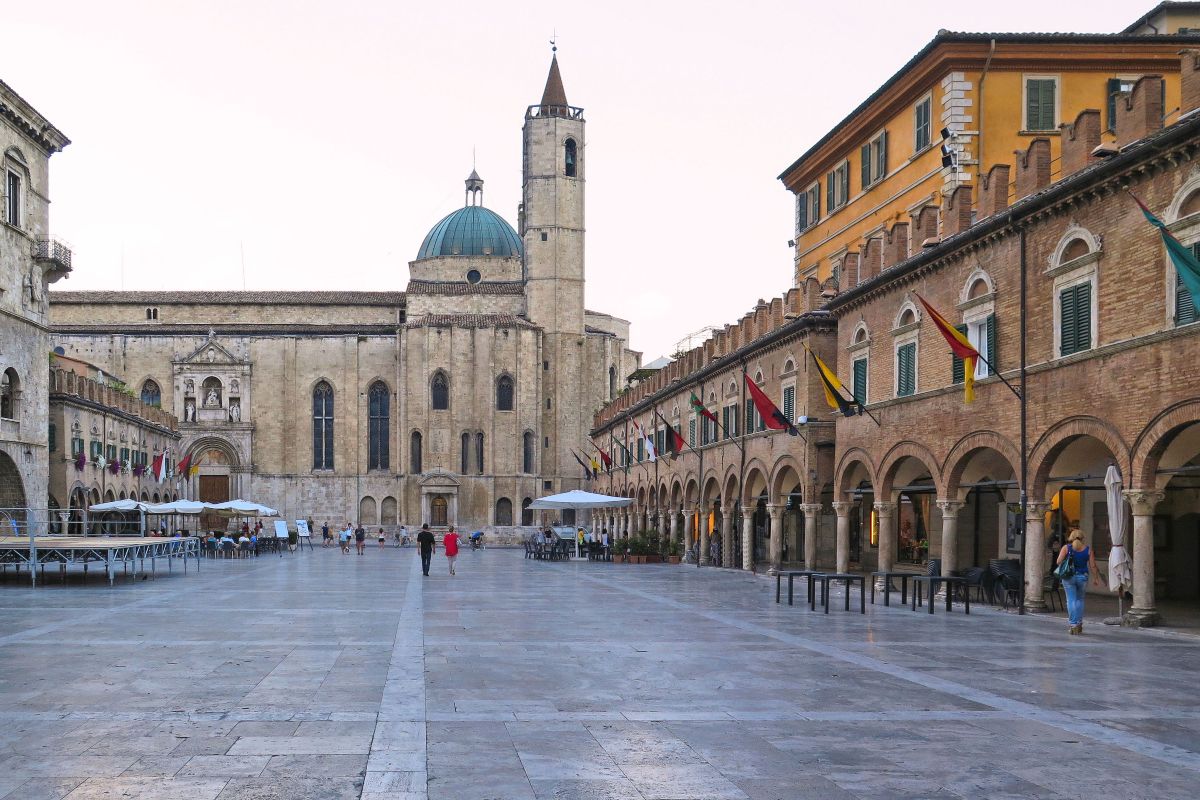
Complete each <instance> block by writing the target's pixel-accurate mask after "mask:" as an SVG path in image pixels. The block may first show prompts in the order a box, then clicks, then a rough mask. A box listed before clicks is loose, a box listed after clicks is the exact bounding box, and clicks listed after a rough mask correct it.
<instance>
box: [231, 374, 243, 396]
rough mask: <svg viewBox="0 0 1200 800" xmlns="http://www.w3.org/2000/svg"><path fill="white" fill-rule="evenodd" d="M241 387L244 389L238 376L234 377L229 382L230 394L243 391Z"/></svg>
mask: <svg viewBox="0 0 1200 800" xmlns="http://www.w3.org/2000/svg"><path fill="white" fill-rule="evenodd" d="M241 389H242V387H241V384H239V383H238V379H237V378H234V379H233V380H231V381H230V382H229V393H230V394H241V393H242V391H241Z"/></svg>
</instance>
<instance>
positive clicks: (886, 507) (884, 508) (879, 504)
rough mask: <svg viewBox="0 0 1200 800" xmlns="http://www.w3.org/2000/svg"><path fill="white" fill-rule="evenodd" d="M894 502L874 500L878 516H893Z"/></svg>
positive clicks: (894, 510)
mask: <svg viewBox="0 0 1200 800" xmlns="http://www.w3.org/2000/svg"><path fill="white" fill-rule="evenodd" d="M896 505H897V504H896V502H895V501H893V500H876V501H875V510H876V511H878V512H879V513H880V514H894V513H895V512H896Z"/></svg>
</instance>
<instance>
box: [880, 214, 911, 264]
mask: <svg viewBox="0 0 1200 800" xmlns="http://www.w3.org/2000/svg"><path fill="white" fill-rule="evenodd" d="M906 258H908V223H907V222H897V223H896V224H895V225H893V226H892V229H891V230H890V231H888V232H887V241H886V243H885V244H884V247H883V268H884V269H887V268H888V267H890V266H892V265H894V264H899V263H900V262H901V261H903V260H904V259H906Z"/></svg>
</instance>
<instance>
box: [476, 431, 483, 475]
mask: <svg viewBox="0 0 1200 800" xmlns="http://www.w3.org/2000/svg"><path fill="white" fill-rule="evenodd" d="M475 466H476V467H477V468H478V469H479V474H480V475H482V474H483V432H482V431H480V432H479V433H477V434H475Z"/></svg>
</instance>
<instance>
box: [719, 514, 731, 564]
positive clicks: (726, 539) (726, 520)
mask: <svg viewBox="0 0 1200 800" xmlns="http://www.w3.org/2000/svg"><path fill="white" fill-rule="evenodd" d="M721 566H722V567H732V566H733V509H728V510H726V511H725V512H724V513H722V514H721Z"/></svg>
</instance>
